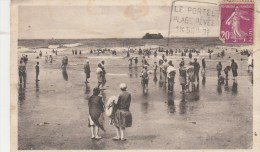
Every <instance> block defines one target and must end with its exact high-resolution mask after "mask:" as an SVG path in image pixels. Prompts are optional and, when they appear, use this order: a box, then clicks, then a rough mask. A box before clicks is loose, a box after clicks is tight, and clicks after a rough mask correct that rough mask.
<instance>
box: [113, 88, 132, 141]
mask: <svg viewBox="0 0 260 152" xmlns="http://www.w3.org/2000/svg"><path fill="white" fill-rule="evenodd" d="M126 88H127V86H126V84H125V83H121V84H120V89H121V91H122V93H121V94H120V95H119V97H118V101H117V103H116V105H115V113H114V119H115V120H114V125H115V127H116V137H113V140H122V141H125V140H126V138H125V128H127V127H132V114H131V112H130V110H129V108H130V103H131V94H130V93H128V92H127V91H126Z"/></svg>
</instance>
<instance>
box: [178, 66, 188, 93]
mask: <svg viewBox="0 0 260 152" xmlns="http://www.w3.org/2000/svg"><path fill="white" fill-rule="evenodd" d="M179 73H180V80H179V81H180V84H181V90H182V91H181V93H185V90H186V83H187V80H186V76H187V74H186V68H185V67H184V62H181V63H180V68H179Z"/></svg>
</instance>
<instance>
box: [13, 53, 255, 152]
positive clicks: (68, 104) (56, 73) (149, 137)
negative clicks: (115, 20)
mask: <svg viewBox="0 0 260 152" xmlns="http://www.w3.org/2000/svg"><path fill="white" fill-rule="evenodd" d="M28 55H29V62H28V65H27V85H26V88H23V87H21V88H19V86H18V90H19V99H18V104H19V106H18V107H19V108H18V115H19V117H18V146H19V149H20V150H27V149H29V150H30V149H34V150H54V149H57V150H63V149H66V150H90V149H102V150H107V149H248V148H252V91H253V88H252V83H251V79H252V78H251V76H250V75H251V74H252V73H248V72H247V71H246V68H247V67H246V66H247V61H246V60H245V61H240V60H237V63H238V65H239V66H240V67H239V71H238V74H239V77H238V85H236V84H234V83H233V80H232V73H231V72H230V73H229V75H230V80H229V82H228V84H227V85H221V86H218V85H217V77H216V76H217V72H216V70H215V66H216V64H217V60H216V59H213V60H210V61H209V60H208V59H207V58H206V61H207V67H208V70H207V73H206V81H205V83H202V81H201V80H202V79H201V78H200V84H199V92H198V93H193V94H186V95H185V96H182V94H180V90H181V86H180V84H179V73H178V72H177V74H176V78H175V84H174V92H173V93H171V94H168V92H167V88H165V87H160V86H159V73H157V78H158V81H154V80H153V74H151V75H150V80H149V90H148V93H147V94H144V93H143V92H142V88H141V83H140V82H141V80H140V77H139V76H140V72H141V67H137V68H136V67H133V68H132V69H129V68H128V62H127V60H128V59H127V58H123V55H121V56H122V58H119V57H117V58H112V57H110V58H109V59H104V60H105V62H106V64H105V67H106V71H107V83H106V87H105V88H106V90H104V91H103V92H102V95H103V97H104V99H108V98H109V97H110V96H112V95H118V94H119V93H120V90H119V84H120V83H121V82H125V83H127V85H128V91H129V92H130V93H131V94H132V102H131V106H130V111H131V112H132V115H133V126H132V127H131V128H127V130H126V138H127V141H125V142H122V141H113V140H112V137H114V136H115V134H116V133H115V128H114V127H113V126H111V125H109V122H108V119H107V117H105V119H106V122H105V128H106V132H105V133H103V132H102V131H101V132H100V135H101V136H102V137H103V139H101V140H99V141H96V140H92V139H91V133H90V128H88V120H87V117H88V98H89V97H90V96H91V95H92V89H93V88H94V87H95V86H97V79H96V74H95V71H96V67H97V63H98V62H100V61H101V59H100V57H95V56H92V57H90V58H89V60H90V66H91V70H92V72H91V78H90V79H89V81H90V83H88V85H86V84H85V83H84V81H85V74H84V71H83V63H84V61H85V59H86V55H84V54H83V55H74V56H73V55H69V56H68V57H69V65H68V68H67V72H63V71H62V70H61V68H60V66H61V58H62V57H63V56H62V55H60V54H59V55H58V56H57V57H56V56H55V55H54V61H53V63H49V62H48V63H45V61H44V58H41V59H35V54H28ZM227 56H228V55H227ZM158 58H159V57H158ZM169 58H173V59H174V61H173V63H174V65H175V67H178V65H179V62H180V58H179V57H177V58H175V57H169ZM238 59H239V58H238ZM154 60H156V59H154V58H153V57H152V58H150V59H148V62H149V63H150V67H149V68H150V69H152V67H151V65H152V63H153V61H154ZM157 60H158V59H157ZM185 60H186V63H188V60H189V59H188V58H185ZM221 60H222V61H223V62H222V64H223V68H224V67H225V66H226V65H227V64H230V59H228V58H224V59H221ZM36 61H39V62H40V75H39V79H40V81H39V82H38V83H36V82H35V68H34V66H35V64H36ZM199 61H200V60H199ZM140 62H141V56H140V57H139V64H140ZM200 64H201V63H200Z"/></svg>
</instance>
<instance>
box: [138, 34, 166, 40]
mask: <svg viewBox="0 0 260 152" xmlns="http://www.w3.org/2000/svg"><path fill="white" fill-rule="evenodd" d="M142 39H163V36H162V34H161V33H158V34H150V33H146V34H145V35H144V36H143V38H142Z"/></svg>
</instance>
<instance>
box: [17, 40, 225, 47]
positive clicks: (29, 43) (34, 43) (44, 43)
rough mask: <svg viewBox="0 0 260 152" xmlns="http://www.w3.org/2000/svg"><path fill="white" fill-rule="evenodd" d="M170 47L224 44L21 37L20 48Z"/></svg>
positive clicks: (218, 41)
mask: <svg viewBox="0 0 260 152" xmlns="http://www.w3.org/2000/svg"><path fill="white" fill-rule="evenodd" d="M168 44H169V47H170V48H197V49H202V48H205V47H215V46H222V45H225V44H223V43H222V42H221V41H220V40H219V38H217V37H211V38H170V39H168V38H164V39H139V38H120V39H118V38H109V39H19V40H18V46H19V47H20V48H22V47H23V48H31V49H32V48H34V49H37V48H68V47H84V48H117V47H120V48H123V47H126V48H129V47H140V46H147V47H149V46H150V47H168Z"/></svg>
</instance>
